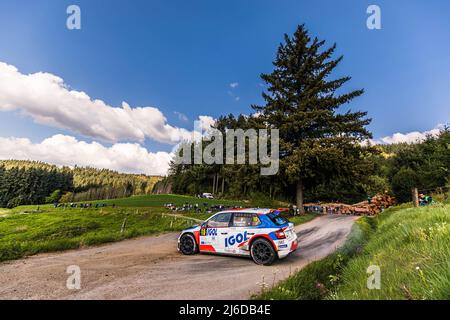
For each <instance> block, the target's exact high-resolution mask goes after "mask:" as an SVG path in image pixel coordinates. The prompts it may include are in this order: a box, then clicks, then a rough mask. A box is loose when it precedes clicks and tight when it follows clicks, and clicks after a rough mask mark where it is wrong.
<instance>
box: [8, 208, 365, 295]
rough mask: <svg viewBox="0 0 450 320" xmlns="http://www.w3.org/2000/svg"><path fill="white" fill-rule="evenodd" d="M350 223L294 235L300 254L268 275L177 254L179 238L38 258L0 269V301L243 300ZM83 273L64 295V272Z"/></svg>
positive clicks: (321, 223)
mask: <svg viewBox="0 0 450 320" xmlns="http://www.w3.org/2000/svg"><path fill="white" fill-rule="evenodd" d="M355 220H356V217H352V216H321V217H319V218H316V219H314V220H312V221H310V222H308V223H305V224H302V225H300V226H297V227H296V232H297V234H298V235H299V237H300V238H299V240H300V242H299V249H298V250H297V251H296V252H295V253H294V254H292V255H291V256H289V257H288V258H286V259H283V260H280V261H277V262H276V263H275V264H274V265H272V266H270V267H263V266H258V265H256V264H254V263H253V261H251V260H250V259H248V258H236V257H225V256H213V255H205V254H199V255H194V256H183V255H181V254H179V253H178V252H177V250H176V240H177V236H178V234H176V233H168V234H162V235H159V236H149V237H141V238H137V239H132V240H125V241H121V242H117V243H112V244H106V245H101V246H97V247H89V248H83V249H79V250H71V251H65V252H61V253H49V254H39V255H36V256H31V257H28V258H25V259H20V260H15V261H11V262H5V263H1V264H0V284H1V285H0V299H248V298H249V297H250V295H251V294H252V293H255V292H258V291H259V290H260V288H261V283H263V282H264V283H266V284H267V285H269V286H271V285H272V284H273V283H276V282H278V281H279V280H282V279H284V278H286V277H288V276H289V274H291V273H293V272H295V270H298V269H300V268H302V267H303V266H305V265H306V264H308V263H309V262H311V261H313V260H318V259H321V258H323V257H325V256H327V255H328V254H330V253H331V252H333V251H334V250H336V248H337V247H339V246H340V245H342V244H343V243H344V241H345V239H346V237H347V235H348V234H349V232H350V229H351V227H352V225H353V223H354V221H355ZM70 265H78V266H79V267H80V268H81V289H80V290H69V289H67V287H66V280H67V278H68V277H69V274H67V273H66V270H67V267H68V266H70Z"/></svg>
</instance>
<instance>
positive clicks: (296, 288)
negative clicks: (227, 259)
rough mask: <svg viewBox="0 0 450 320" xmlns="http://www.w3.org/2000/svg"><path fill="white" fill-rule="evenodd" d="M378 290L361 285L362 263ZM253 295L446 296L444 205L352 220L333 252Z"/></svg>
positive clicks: (449, 264)
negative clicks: (375, 273) (374, 271)
mask: <svg viewBox="0 0 450 320" xmlns="http://www.w3.org/2000/svg"><path fill="white" fill-rule="evenodd" d="M371 265H377V266H379V267H380V270H381V289H380V290H369V289H368V288H367V278H368V276H369V275H368V274H367V272H366V271H367V268H368V267H369V266H371ZM255 298H259V299H449V298H450V205H444V204H441V205H435V206H430V207H425V208H408V207H407V206H402V207H395V208H392V209H390V210H387V211H386V212H385V213H384V214H382V215H380V216H378V217H377V218H361V219H360V220H358V221H357V222H356V223H355V225H354V227H353V229H352V232H351V234H350V236H349V238H348V240H347V242H346V244H345V245H344V246H343V248H341V249H340V250H339V251H338V252H336V253H335V254H332V255H330V256H328V257H326V258H324V259H322V260H320V261H317V262H313V263H311V264H309V265H308V266H306V267H305V268H303V269H302V270H300V271H299V272H297V273H296V274H295V275H293V276H291V277H290V278H288V279H287V280H285V281H283V282H281V283H280V284H278V285H277V286H275V287H274V288H271V289H270V290H268V291H265V292H262V293H261V294H260V295H258V296H257V297H255Z"/></svg>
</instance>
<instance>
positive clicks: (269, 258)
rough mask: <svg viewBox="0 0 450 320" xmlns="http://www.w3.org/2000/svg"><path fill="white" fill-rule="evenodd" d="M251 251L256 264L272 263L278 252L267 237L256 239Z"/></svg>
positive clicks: (265, 264) (266, 264)
mask: <svg viewBox="0 0 450 320" xmlns="http://www.w3.org/2000/svg"><path fill="white" fill-rule="evenodd" d="M250 253H251V256H252V259H253V261H255V263H256V264H260V265H264V266H268V265H271V264H272V263H273V262H274V261H275V259H276V257H277V253H276V252H275V250H274V249H273V247H272V245H271V244H270V242H269V241H267V240H266V239H256V240H255V241H254V242H253V243H252V246H251V248H250Z"/></svg>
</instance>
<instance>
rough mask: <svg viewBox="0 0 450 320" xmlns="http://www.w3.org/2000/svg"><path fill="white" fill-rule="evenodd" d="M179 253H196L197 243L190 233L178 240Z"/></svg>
mask: <svg viewBox="0 0 450 320" xmlns="http://www.w3.org/2000/svg"><path fill="white" fill-rule="evenodd" d="M180 251H181V253H182V254H185V255H191V254H194V253H197V243H196V242H195V239H194V236H193V235H192V234H190V233H186V234H183V235H182V236H181V239H180Z"/></svg>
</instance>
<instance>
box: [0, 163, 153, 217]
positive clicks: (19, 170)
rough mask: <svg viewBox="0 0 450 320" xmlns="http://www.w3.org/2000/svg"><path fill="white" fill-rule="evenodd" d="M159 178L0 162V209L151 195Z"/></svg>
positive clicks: (48, 165)
mask: <svg viewBox="0 0 450 320" xmlns="http://www.w3.org/2000/svg"><path fill="white" fill-rule="evenodd" d="M159 179H160V177H156V176H146V175H143V174H141V175H138V174H124V173H118V172H115V171H112V170H107V169H95V168H80V167H75V168H68V167H62V168H60V167H57V166H55V165H50V164H47V163H44V162H39V161H21V160H0V207H8V208H13V207H16V206H19V205H26V204H42V203H54V202H58V201H65V202H71V201H86V200H98V199H114V198H121V197H129V196H131V195H139V194H147V193H151V191H152V188H153V185H154V184H155V183H156V181H158V180H159Z"/></svg>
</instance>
